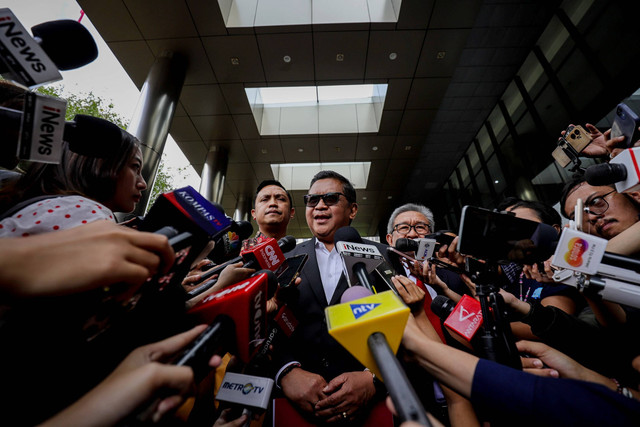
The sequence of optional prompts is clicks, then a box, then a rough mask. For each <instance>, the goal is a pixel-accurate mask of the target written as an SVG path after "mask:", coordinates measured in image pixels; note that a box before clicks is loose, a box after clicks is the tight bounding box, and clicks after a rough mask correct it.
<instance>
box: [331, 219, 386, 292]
mask: <svg viewBox="0 0 640 427" xmlns="http://www.w3.org/2000/svg"><path fill="white" fill-rule="evenodd" d="M334 240H335V242H336V249H337V251H338V253H339V254H340V258H341V259H342V268H343V270H344V275H345V276H346V277H347V281H348V282H349V286H354V285H357V284H359V285H360V286H364V287H365V288H367V289H368V290H370V291H371V292H372V293H377V292H378V291H377V290H376V288H375V284H374V283H373V280H372V279H371V277H370V276H369V273H371V272H372V271H373V270H374V269H375V268H376V267H377V266H378V265H379V264H380V263H381V262H384V261H385V259H384V257H383V256H382V254H381V253H380V251H379V250H378V248H377V247H375V246H374V245H367V244H365V243H362V238H361V237H360V233H358V230H356V229H355V228H353V227H348V226H347V227H341V228H339V229H338V230H337V231H336V233H335V235H334ZM382 290H387V289H382Z"/></svg>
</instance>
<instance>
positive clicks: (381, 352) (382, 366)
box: [367, 332, 431, 427]
mask: <svg viewBox="0 0 640 427" xmlns="http://www.w3.org/2000/svg"><path fill="white" fill-rule="evenodd" d="M367 344H368V345H369V350H370V351H371V354H372V355H373V358H374V359H375V361H376V364H377V365H378V369H379V370H380V372H381V373H382V377H383V379H384V385H385V386H386V387H387V390H389V395H390V396H391V400H392V401H393V405H394V406H395V408H396V411H398V415H399V416H400V421H401V422H405V421H415V422H417V423H418V424H420V425H423V426H427V427H431V423H430V422H429V419H428V418H427V414H426V412H425V410H424V407H423V406H422V403H420V400H419V399H418V396H417V394H416V392H415V390H414V389H413V387H412V386H411V383H410V382H409V379H408V378H407V374H406V373H405V372H404V370H403V369H402V367H401V366H400V362H398V359H397V358H396V355H395V354H393V351H391V348H390V347H389V343H388V342H387V339H386V338H385V336H384V334H383V333H382V332H374V333H373V334H371V335H369V338H368V339H367Z"/></svg>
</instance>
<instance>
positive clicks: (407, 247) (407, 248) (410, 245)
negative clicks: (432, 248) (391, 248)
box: [396, 237, 420, 252]
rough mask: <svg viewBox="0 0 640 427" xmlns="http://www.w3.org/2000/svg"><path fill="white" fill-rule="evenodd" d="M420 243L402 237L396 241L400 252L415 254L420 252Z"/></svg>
mask: <svg viewBox="0 0 640 427" xmlns="http://www.w3.org/2000/svg"><path fill="white" fill-rule="evenodd" d="M419 246H420V245H419V243H418V242H416V241H415V240H413V239H408V238H406V237H402V238H400V239H398V240H396V249H397V250H399V251H400V252H415V251H417V250H418V247H419Z"/></svg>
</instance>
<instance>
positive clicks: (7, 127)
mask: <svg viewBox="0 0 640 427" xmlns="http://www.w3.org/2000/svg"><path fill="white" fill-rule="evenodd" d="M23 114H24V112H23V111H19V110H13V109H10V108H4V107H0V132H2V140H3V142H2V143H0V166H2V167H4V168H7V169H13V168H14V167H15V166H16V165H17V164H18V161H19V160H21V159H22V160H29V159H28V156H26V155H25V154H26V153H29V152H30V151H31V150H30V149H28V150H25V149H24V147H21V149H20V153H19V154H17V153H18V146H19V141H20V139H21V136H22V135H21V133H20V132H21V131H22V132H24V129H21V121H22V116H23ZM124 132H126V131H124V130H122V129H120V128H119V127H118V126H117V125H115V124H113V123H111V122H110V121H108V120H104V119H101V118H98V117H92V116H87V115H84V114H77V115H76V116H75V117H74V119H73V121H68V122H65V123H64V133H63V137H62V139H63V140H64V141H66V142H67V144H68V148H69V150H70V151H73V152H74V153H77V154H80V155H83V156H87V157H96V158H108V157H111V156H113V155H115V154H118V153H119V152H120V149H121V148H122V146H123V133H124ZM39 138H40V135H39V134H36V133H34V134H33V135H32V137H31V138H30V140H31V141H30V145H31V146H32V147H36V146H37V144H38V141H37V140H38V139H39ZM23 143H24V142H23ZM61 143H62V141H60V140H57V141H55V140H54V138H52V140H51V144H52V145H57V144H61ZM58 162H59V159H58Z"/></svg>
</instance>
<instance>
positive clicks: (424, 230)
mask: <svg viewBox="0 0 640 427" xmlns="http://www.w3.org/2000/svg"><path fill="white" fill-rule="evenodd" d="M412 228H413V229H414V230H416V233H417V234H423V235H424V234H429V224H425V223H423V222H419V223H418V224H416V225H409V224H404V223H400V224H396V225H395V226H394V227H393V229H394V230H395V231H397V232H398V234H401V235H403V236H404V235H406V234H409V233H410V232H411V229H412Z"/></svg>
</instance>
